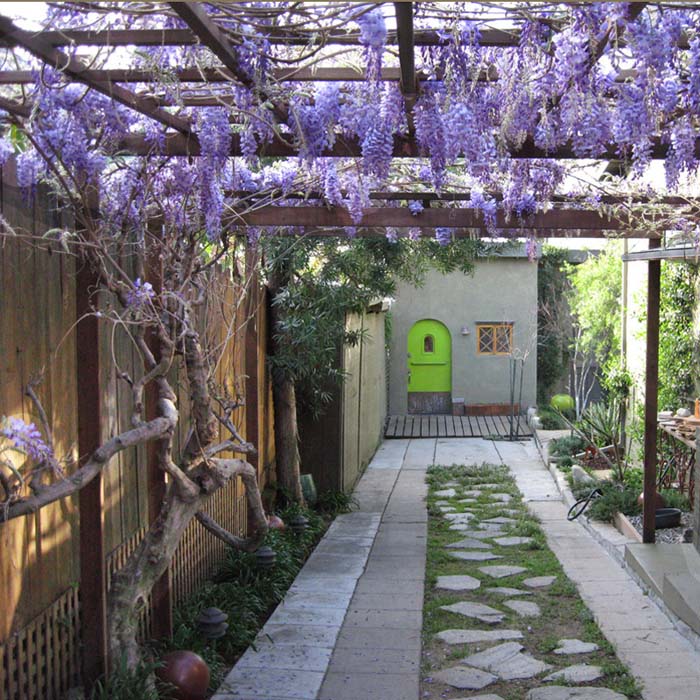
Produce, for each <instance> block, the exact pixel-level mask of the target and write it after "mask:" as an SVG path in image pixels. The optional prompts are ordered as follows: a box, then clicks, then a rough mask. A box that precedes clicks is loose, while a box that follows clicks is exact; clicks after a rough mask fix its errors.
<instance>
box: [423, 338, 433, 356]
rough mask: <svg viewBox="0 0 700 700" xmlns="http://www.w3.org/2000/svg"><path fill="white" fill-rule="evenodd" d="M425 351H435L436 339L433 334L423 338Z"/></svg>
mask: <svg viewBox="0 0 700 700" xmlns="http://www.w3.org/2000/svg"><path fill="white" fill-rule="evenodd" d="M423 352H435V340H434V339H433V336H432V335H426V336H425V338H423Z"/></svg>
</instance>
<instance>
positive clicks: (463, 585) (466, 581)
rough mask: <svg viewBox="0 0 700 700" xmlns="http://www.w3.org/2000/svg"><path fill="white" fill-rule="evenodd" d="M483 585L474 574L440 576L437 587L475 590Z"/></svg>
mask: <svg viewBox="0 0 700 700" xmlns="http://www.w3.org/2000/svg"><path fill="white" fill-rule="evenodd" d="M479 586H481V581H479V579H478V578H474V577H473V576H467V575H466V574H465V575H464V576H438V578H437V583H436V584H435V588H442V589H443V590H446V591H475V590H476V589H477V588H479Z"/></svg>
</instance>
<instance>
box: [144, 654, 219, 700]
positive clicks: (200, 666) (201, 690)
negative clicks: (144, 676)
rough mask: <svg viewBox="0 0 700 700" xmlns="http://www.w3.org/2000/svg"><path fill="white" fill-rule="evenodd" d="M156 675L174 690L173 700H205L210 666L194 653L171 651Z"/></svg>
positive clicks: (170, 696)
mask: <svg viewBox="0 0 700 700" xmlns="http://www.w3.org/2000/svg"><path fill="white" fill-rule="evenodd" d="M156 675H157V676H158V678H160V679H161V680H162V681H163V682H164V683H168V684H170V686H172V687H173V688H174V690H172V692H171V694H170V695H169V696H168V697H169V698H172V700H204V698H206V696H207V688H209V666H207V664H206V662H205V661H204V659H203V658H202V657H201V656H199V655H198V654H195V653H194V652H193V651H171V652H170V653H169V654H166V656H164V657H163V665H162V666H161V667H160V668H158V670H157V671H156Z"/></svg>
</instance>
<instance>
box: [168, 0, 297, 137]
mask: <svg viewBox="0 0 700 700" xmlns="http://www.w3.org/2000/svg"><path fill="white" fill-rule="evenodd" d="M168 4H169V5H170V7H171V8H172V9H173V10H174V11H175V12H176V13H177V15H178V16H179V17H180V19H181V20H182V21H183V22H185V23H186V24H187V25H188V26H189V27H190V29H191V30H192V31H193V32H194V33H195V34H196V35H197V37H198V38H199V39H200V40H201V42H202V44H203V45H204V46H206V47H207V48H208V49H209V50H210V51H211V52H212V53H213V54H214V55H215V56H216V57H217V58H218V59H219V60H220V61H221V63H222V64H223V65H224V67H225V68H228V70H229V71H231V74H232V75H233V76H234V77H235V79H236V80H237V81H238V82H239V83H241V84H242V85H244V86H245V87H248V88H253V87H254V86H255V82H254V81H253V80H252V79H251V78H250V76H248V75H247V74H246V72H245V71H244V70H243V68H242V67H241V64H240V61H239V60H238V56H237V55H236V53H235V51H233V50H232V48H231V44H230V42H229V40H228V39H227V38H226V36H225V35H224V33H223V32H222V31H221V30H220V29H219V27H218V26H217V25H216V24H215V23H214V22H213V21H212V20H211V18H210V17H209V15H207V13H206V11H205V10H204V9H202V7H203V6H202V5H200V4H198V3H194V2H170V3H168ZM258 92H259V94H260V97H261V98H262V100H261V101H263V102H264V101H266V100H269V101H270V102H271V103H272V113H273V114H274V115H275V119H276V120H277V121H278V122H281V123H284V122H286V121H287V115H286V114H285V112H284V110H282V109H281V108H280V107H279V106H278V105H276V104H275V103H274V101H273V100H272V99H271V97H270V95H268V94H267V93H266V92H265V91H264V90H262V89H259V90H258Z"/></svg>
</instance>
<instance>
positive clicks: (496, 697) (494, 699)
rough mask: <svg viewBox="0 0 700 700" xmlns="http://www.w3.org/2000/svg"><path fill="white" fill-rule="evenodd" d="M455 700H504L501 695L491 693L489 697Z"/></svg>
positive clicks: (476, 696) (459, 699)
mask: <svg viewBox="0 0 700 700" xmlns="http://www.w3.org/2000/svg"><path fill="white" fill-rule="evenodd" d="M455 700H503V698H502V697H501V696H500V695H494V694H493V693H489V694H488V695H472V696H471V697H468V698H455Z"/></svg>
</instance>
